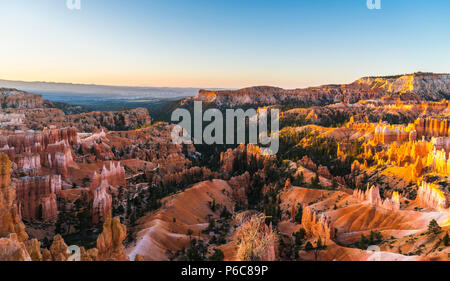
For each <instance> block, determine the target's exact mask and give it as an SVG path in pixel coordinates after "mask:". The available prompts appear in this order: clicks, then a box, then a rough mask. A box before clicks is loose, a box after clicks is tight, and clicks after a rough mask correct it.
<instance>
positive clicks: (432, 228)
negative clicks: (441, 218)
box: [428, 219, 442, 234]
mask: <svg viewBox="0 0 450 281" xmlns="http://www.w3.org/2000/svg"><path fill="white" fill-rule="evenodd" d="M441 230H442V228H441V227H440V226H439V224H438V223H437V221H436V220H435V219H433V220H431V221H430V224H429V225H428V233H429V234H438V233H439V232H441Z"/></svg>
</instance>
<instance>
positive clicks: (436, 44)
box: [0, 0, 450, 88]
mask: <svg viewBox="0 0 450 281" xmlns="http://www.w3.org/2000/svg"><path fill="white" fill-rule="evenodd" d="M381 3H382V9H381V10H369V9H367V7H366V0H303V1H302V0H273V1H269V0H81V10H79V11H76V10H69V9H67V7H66V0H0V11H2V13H1V17H0V38H1V43H0V79H14V80H26V81H37V80H39V81H56V82H74V83H96V84H110V85H139V86H143V85H146V86H194V87H233V88H237V87H244V86H253V85H274V86H281V87H285V88H295V87H304V86H309V85H319V84H324V83H345V82H351V81H353V80H355V79H357V78H358V77H360V76H366V75H383V74H399V73H410V72H415V71H432V72H450V51H449V47H450V1H448V0H381Z"/></svg>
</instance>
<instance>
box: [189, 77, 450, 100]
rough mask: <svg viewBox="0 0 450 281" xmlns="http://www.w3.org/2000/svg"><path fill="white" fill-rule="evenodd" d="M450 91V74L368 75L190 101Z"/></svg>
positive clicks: (432, 95) (408, 96)
mask: <svg viewBox="0 0 450 281" xmlns="http://www.w3.org/2000/svg"><path fill="white" fill-rule="evenodd" d="M399 93H401V94H399ZM449 94H450V75H448V74H432V73H415V74H410V75H402V76H392V77H366V78H361V79H359V80H357V81H355V82H353V83H351V84H348V85H324V86H320V87H311V88H307V89H295V90H285V89H281V88H276V87H266V86H261V87H251V88H245V89H240V90H225V91H207V90H200V91H199V93H198V95H197V96H196V97H195V98H191V99H188V100H200V101H204V102H214V103H216V104H217V105H219V106H228V107H235V106H239V105H245V104H250V105H259V106H262V105H274V104H288V103H307V104H316V105H326V104H333V103H337V102H345V103H356V102H358V101H360V100H374V99H381V98H385V99H393V97H395V98H399V99H402V100H407V101H419V100H442V99H444V98H446V97H448V95H449Z"/></svg>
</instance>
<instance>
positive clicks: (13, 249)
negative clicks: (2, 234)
mask: <svg viewBox="0 0 450 281" xmlns="http://www.w3.org/2000/svg"><path fill="white" fill-rule="evenodd" d="M0 261H31V257H30V255H29V254H28V252H27V248H26V246H25V244H24V243H23V242H22V241H20V240H19V239H18V238H17V234H15V233H12V234H10V235H9V237H8V238H0Z"/></svg>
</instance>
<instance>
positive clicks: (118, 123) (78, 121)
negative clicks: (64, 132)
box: [52, 108, 151, 133]
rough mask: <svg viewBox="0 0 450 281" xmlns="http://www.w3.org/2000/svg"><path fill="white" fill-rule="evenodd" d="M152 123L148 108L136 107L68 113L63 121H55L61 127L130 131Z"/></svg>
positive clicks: (89, 130) (83, 129)
mask: <svg viewBox="0 0 450 281" xmlns="http://www.w3.org/2000/svg"><path fill="white" fill-rule="evenodd" d="M150 123H151V118H150V115H149V114H148V110H147V109H145V108H136V109H130V110H123V111H103V112H88V113H80V114H73V115H66V118H65V119H64V120H61V122H53V123H52V124H53V125H57V126H59V127H65V126H73V127H75V128H77V129H79V130H80V131H83V132H91V133H92V132H96V131H98V130H102V129H105V130H111V131H128V130H134V129H137V128H140V127H143V126H146V125H149V124H150Z"/></svg>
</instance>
